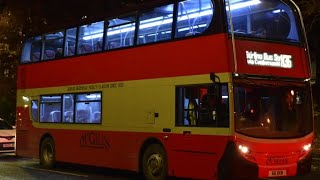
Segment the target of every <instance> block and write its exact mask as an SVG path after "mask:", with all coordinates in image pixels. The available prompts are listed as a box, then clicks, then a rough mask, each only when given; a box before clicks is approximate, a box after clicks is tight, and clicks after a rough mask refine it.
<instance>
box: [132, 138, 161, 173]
mask: <svg viewBox="0 0 320 180" xmlns="http://www.w3.org/2000/svg"><path fill="white" fill-rule="evenodd" d="M152 144H159V145H160V146H161V147H162V148H163V150H164V152H165V153H166V155H167V151H166V148H165V146H164V144H163V143H162V142H161V140H159V139H158V138H156V137H149V138H147V139H146V140H145V141H144V142H143V143H142V145H141V147H140V151H139V159H138V163H139V164H138V165H139V169H138V172H139V173H141V172H142V161H143V154H144V152H145V151H146V149H147V148H148V147H149V146H150V145H152Z"/></svg>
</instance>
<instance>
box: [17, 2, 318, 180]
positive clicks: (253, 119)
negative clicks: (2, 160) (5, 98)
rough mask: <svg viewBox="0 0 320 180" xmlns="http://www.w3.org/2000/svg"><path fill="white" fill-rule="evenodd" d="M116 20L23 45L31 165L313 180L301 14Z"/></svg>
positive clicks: (175, 8) (245, 11)
mask: <svg viewBox="0 0 320 180" xmlns="http://www.w3.org/2000/svg"><path fill="white" fill-rule="evenodd" d="M112 12H113V13H110V14H108V12H106V15H105V16H104V17H102V18H101V19H96V20H93V21H90V22H86V23H83V24H77V25H74V26H70V27H67V28H62V29H59V30H56V31H51V32H48V33H44V34H38V35H35V36H33V37H31V38H29V39H27V40H26V41H25V42H24V46H23V49H22V55H21V63H20V65H19V67H18V80H17V123H16V124H17V151H16V153H17V155H18V156H24V157H33V158H39V160H40V164H41V165H43V166H44V167H46V168H52V167H54V165H55V163H56V162H67V163H76V164H83V165H92V166H99V167H107V168H115V169H123V170H130V171H136V172H141V173H142V174H143V175H144V177H145V178H146V179H165V178H166V177H167V176H176V177H185V178H199V179H242V178H266V177H283V176H296V175H303V174H306V173H308V172H309V171H310V168H311V152H310V149H311V145H312V141H313V136H314V135H313V111H312V95H311V87H310V86H311V85H310V74H311V73H310V71H311V68H310V62H309V55H308V47H307V39H306V36H305V31H304V27H303V22H302V17H301V13H300V11H299V9H298V7H297V6H296V5H295V4H294V2H292V1H290V0H226V1H220V0H174V1H172V0H160V1H143V2H139V3H137V4H136V5H135V6H130V9H116V10H114V11H112ZM114 12H117V13H114Z"/></svg>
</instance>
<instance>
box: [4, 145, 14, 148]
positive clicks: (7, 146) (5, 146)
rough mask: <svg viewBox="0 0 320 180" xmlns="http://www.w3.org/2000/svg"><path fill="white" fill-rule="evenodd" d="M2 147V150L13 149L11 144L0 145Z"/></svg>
mask: <svg viewBox="0 0 320 180" xmlns="http://www.w3.org/2000/svg"><path fill="white" fill-rule="evenodd" d="M2 146H3V147H4V148H10V147H13V144H2Z"/></svg>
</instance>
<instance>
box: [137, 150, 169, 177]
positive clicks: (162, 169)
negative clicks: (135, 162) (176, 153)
mask: <svg viewBox="0 0 320 180" xmlns="http://www.w3.org/2000/svg"><path fill="white" fill-rule="evenodd" d="M142 168H143V175H144V177H145V178H146V179H147V180H163V179H166V178H167V176H168V166H167V157H166V153H165V151H164V149H163V147H162V146H161V145H160V144H152V145H150V146H149V147H148V148H147V149H146V150H145V152H144V154H143V160H142Z"/></svg>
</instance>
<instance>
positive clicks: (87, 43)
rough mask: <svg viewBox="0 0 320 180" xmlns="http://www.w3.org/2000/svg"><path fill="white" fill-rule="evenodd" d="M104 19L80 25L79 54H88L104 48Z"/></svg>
mask: <svg viewBox="0 0 320 180" xmlns="http://www.w3.org/2000/svg"><path fill="white" fill-rule="evenodd" d="M103 29H104V21H101V22H96V23H92V24H89V25H84V26H81V27H80V32H79V40H78V54H87V53H92V52H95V51H101V50H102V40H103Z"/></svg>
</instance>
